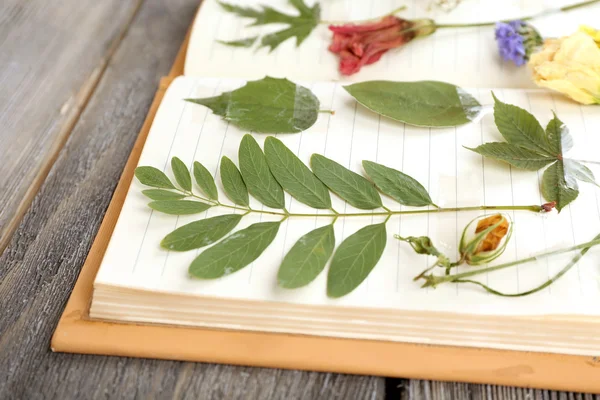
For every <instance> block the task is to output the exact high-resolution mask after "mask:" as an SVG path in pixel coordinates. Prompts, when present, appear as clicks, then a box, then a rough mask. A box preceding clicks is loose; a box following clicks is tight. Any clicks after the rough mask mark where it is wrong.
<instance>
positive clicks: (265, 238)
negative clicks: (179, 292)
mask: <svg viewBox="0 0 600 400" xmlns="http://www.w3.org/2000/svg"><path fill="white" fill-rule="evenodd" d="M280 225H281V222H260V223H257V224H253V225H250V226H249V227H247V228H245V229H242V230H240V231H237V232H235V233H233V234H232V235H230V236H228V237H226V238H225V239H224V240H222V241H221V242H219V243H217V244H215V245H214V246H212V247H210V248H208V249H207V250H205V251H204V252H202V253H201V254H200V255H199V256H198V257H196V259H195V260H194V261H193V262H192V264H191V265H190V268H189V273H190V275H191V276H193V277H195V278H201V279H215V278H220V277H222V276H225V275H229V274H232V273H234V272H236V271H239V270H240V269H242V268H244V267H245V266H247V265H248V264H250V263H251V262H253V261H254V260H256V259H257V258H258V257H259V256H260V255H261V254H262V253H263V251H265V249H266V248H267V247H268V246H269V245H270V244H271V242H272V241H273V240H274V239H275V236H277V231H278V230H279V226H280Z"/></svg>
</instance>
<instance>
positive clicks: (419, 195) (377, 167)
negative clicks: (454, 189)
mask: <svg viewBox="0 0 600 400" xmlns="http://www.w3.org/2000/svg"><path fill="white" fill-rule="evenodd" d="M362 164H363V168H364V169H365V172H366V173H367V175H368V176H369V177H370V178H371V180H372V181H373V182H374V183H375V185H376V186H377V188H378V189H379V190H381V192H382V193H384V194H386V195H388V196H390V197H391V198H393V199H394V200H396V201H397V202H398V203H400V204H403V205H405V206H414V207H424V206H428V205H433V206H435V204H433V202H432V201H431V197H429V193H427V190H425V188H424V187H423V185H421V184H420V183H419V182H418V181H417V180H415V179H414V178H411V177H410V176H408V175H406V174H404V173H402V172H400V171H397V170H395V169H393V168H389V167H386V166H385V165H381V164H377V163H375V162H372V161H366V160H365V161H363V162H362ZM436 207H437V206H436Z"/></svg>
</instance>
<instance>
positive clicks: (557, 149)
mask: <svg viewBox="0 0 600 400" xmlns="http://www.w3.org/2000/svg"><path fill="white" fill-rule="evenodd" d="M546 134H547V136H548V142H549V143H550V147H551V148H552V150H553V152H554V154H555V155H559V154H560V155H563V154H564V153H566V152H567V151H569V150H571V148H572V147H573V138H572V137H571V134H570V133H569V128H568V127H567V125H565V124H564V123H563V122H562V121H561V120H560V119H558V117H557V116H556V114H554V118H552V119H551V120H550V122H548V125H547V126H546Z"/></svg>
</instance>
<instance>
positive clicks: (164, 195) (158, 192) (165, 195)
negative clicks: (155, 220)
mask: <svg viewBox="0 0 600 400" xmlns="http://www.w3.org/2000/svg"><path fill="white" fill-rule="evenodd" d="M142 194H143V195H144V196H146V197H148V198H150V199H152V200H181V199H183V198H184V197H186V195H185V194H181V193H175V192H171V191H170V190H163V189H146V190H142Z"/></svg>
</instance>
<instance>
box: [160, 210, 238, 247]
mask: <svg viewBox="0 0 600 400" xmlns="http://www.w3.org/2000/svg"><path fill="white" fill-rule="evenodd" d="M241 219H242V216H241V215H238V214H226V215H219V216H217V217H212V218H206V219H201V220H200V221H194V222H191V223H189V224H187V225H184V226H182V227H180V228H177V229H175V230H174V231H173V232H171V233H169V234H168V235H167V236H165V238H164V239H163V240H162V241H161V242H160V245H161V246H162V247H164V248H165V249H168V250H173V251H188V250H192V249H199V248H200V247H204V246H208V245H210V244H213V243H215V242H217V241H218V240H220V239H221V238H222V237H223V236H225V235H226V234H228V233H229V232H231V231H232V230H233V228H235V227H236V225H237V224H238V223H239V222H240V220H241Z"/></svg>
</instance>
